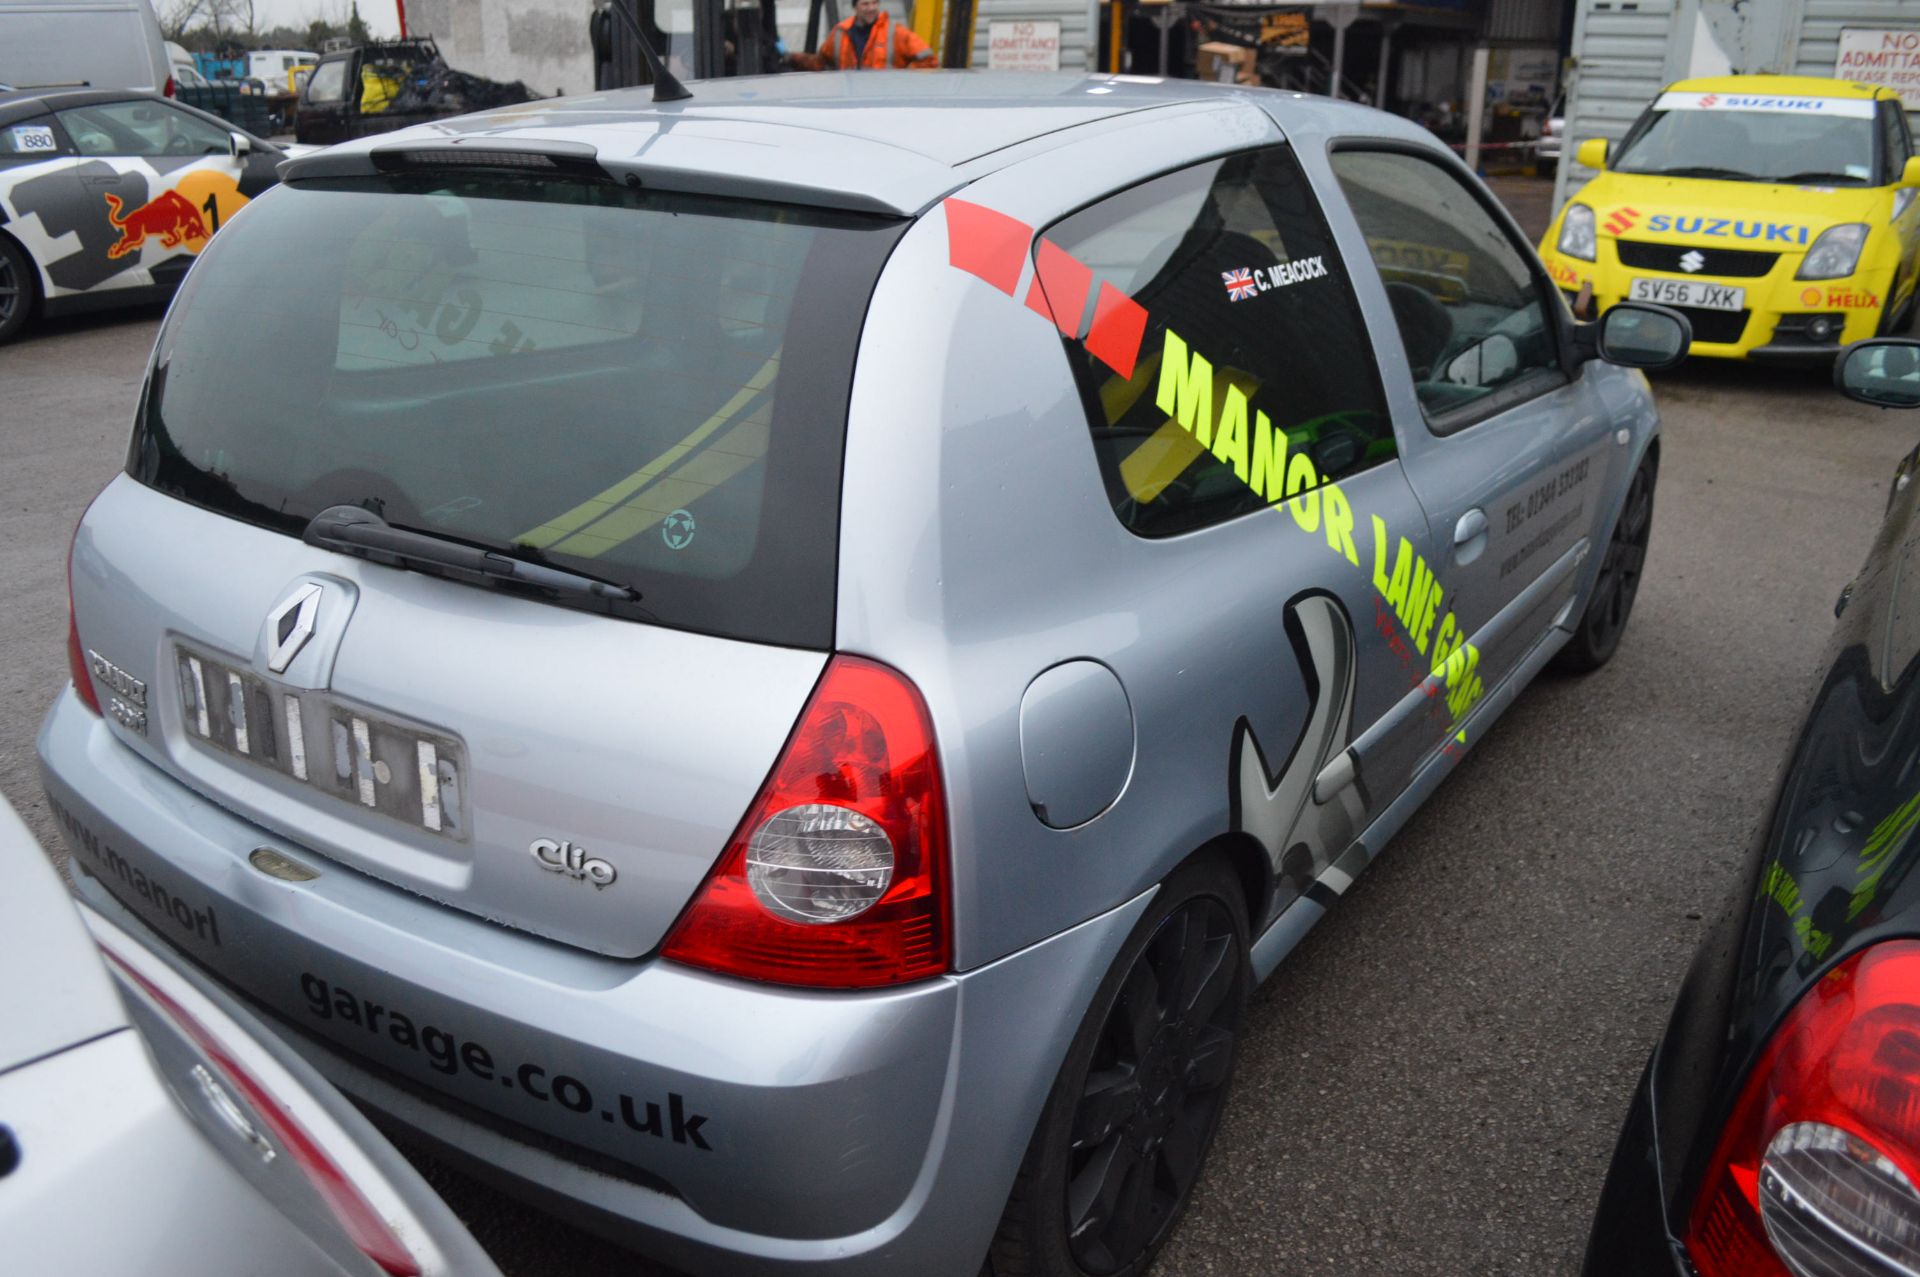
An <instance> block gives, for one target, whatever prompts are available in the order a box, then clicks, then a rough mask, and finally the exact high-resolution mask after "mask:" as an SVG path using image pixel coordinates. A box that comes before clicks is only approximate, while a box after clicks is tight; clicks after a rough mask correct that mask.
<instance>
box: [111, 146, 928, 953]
mask: <svg viewBox="0 0 1920 1277" xmlns="http://www.w3.org/2000/svg"><path fill="white" fill-rule="evenodd" d="M902 225H903V223H901V222H900V221H898V220H897V219H883V218H878V217H869V216H862V215H853V214H846V213H837V212H821V211H814V210H802V209H798V208H794V207H789V206H780V205H773V204H766V203H759V202H750V201H744V200H728V199H719V198H714V197H708V196H689V195H672V194H662V193H655V192H645V191H641V190H638V189H635V188H633V187H631V186H628V185H623V184H617V183H613V182H610V181H603V180H594V179H592V178H591V177H586V176H582V177H577V178H576V177H569V178H566V179H563V180H556V179H555V178H554V177H553V175H551V174H547V175H544V180H540V181H535V180H531V179H529V178H527V177H526V176H524V175H523V174H520V173H517V172H514V171H512V170H511V169H510V168H506V167H495V168H485V167H465V168H461V169H448V170H434V169H423V170H420V171H414V172H409V173H407V174H405V175H399V176H380V177H366V178H353V179H344V180H327V181H314V182H307V183H297V184H294V185H291V186H289V187H287V188H285V189H282V190H280V191H276V192H275V193H274V194H273V195H272V196H271V197H270V199H268V200H265V201H262V206H261V207H260V208H259V209H257V210H253V211H250V212H249V214H248V216H247V217H246V218H245V219H240V220H236V221H235V223H234V224H233V225H232V226H231V227H230V228H228V229H226V230H224V231H223V232H222V233H221V235H220V237H219V239H218V240H217V241H216V242H215V243H214V244H213V245H211V246H210V248H209V250H208V252H207V253H206V254H205V255H204V256H203V258H202V260H201V261H200V262H199V263H198V264H197V265H196V267H195V269H194V271H193V273H192V275H191V276H190V277H189V280H188V282H187V284H186V286H185V288H184V289H183V291H182V293H181V295H180V297H179V298H178V300H177V301H176V303H175V305H174V307H173V310H172V312H171V313H170V315H169V317H168V321H167V324H166V327H165V329H164V330H163V332H162V334H161V338H160V342H159V345H158V347H157V349H156V352H155V359H154V366H153V370H152V373H151V377H150V381H149V385H148V388H147V392H146V395H145V396H144V399H143V403H142V406H141V410H140V419H139V424H138V427H137V430H136V435H135V439H134V443H133V449H132V454H131V458H130V462H129V476H128V477H126V478H122V479H120V480H118V481H116V483H115V484H114V485H112V486H110V487H109V489H108V490H107V491H106V492H105V493H103V494H102V497H101V499H100V500H99V501H97V502H96V503H95V506H94V508H93V509H92V510H91V511H90V512H89V514H88V516H87V518H86V520H85V521H84V523H83V526H82V528H81V531H80V534H79V536H78V538H77V539H76V543H75V552H74V561H73V588H74V604H75V615H76V620H77V625H78V632H79V635H80V636H81V640H82V646H83V647H84V648H85V649H86V650H87V651H88V653H89V656H88V659H89V661H90V662H91V665H92V677H93V681H94V684H95V688H96V690H97V691H98V692H99V693H100V695H101V696H102V698H103V700H105V701H107V702H108V704H107V709H108V713H109V718H110V719H111V720H113V721H114V722H115V730H116V731H118V732H119V733H120V735H121V736H122V738H123V739H125V740H126V741H127V742H128V743H129V744H131V745H133V746H134V747H135V748H138V749H140V750H141V751H142V752H143V753H144V754H146V755H147V756H148V757H149V758H150V759H152V760H153V761H154V762H155V763H157V764H158V765H160V766H161V767H163V768H165V769H166V770H168V771H170V772H171V773H173V774H174V775H175V776H177V777H179V778H180V779H182V780H184V781H186V782H187V783H188V784H190V785H192V786H193V787H194V788H196V789H198V790H199V791H201V792H202V793H204V794H207V795H208V796H210V797H211V798H213V799H214V800H215V801H216V802H219V803H221V804H222V805H224V806H226V807H228V808H230V809H232V810H234V811H236V812H238V813H240V814H242V815H244V816H246V817H247V818H249V819H251V820H254V821H256V822H257V823H259V824H260V825H262V826H264V827H265V828H266V829H268V830H271V831H273V832H274V833H275V834H277V835H278V836H279V838H278V839H277V840H274V841H273V842H272V847H273V848H274V849H275V850H277V851H279V852H281V853H283V854H284V855H285V856H287V857H289V858H290V859H291V860H292V861H294V862H296V864H297V863H298V862H300V861H302V859H303V858H307V859H311V858H313V857H320V858H325V859H326V860H332V861H336V862H338V863H340V864H344V865H349V866H351V867H353V868H354V869H357V870H359V871H361V872H364V873H367V874H371V875H373V876H375V877H378V878H382V879H385V880H388V881H390V882H393V883H396V884H398V885H400V886H403V887H406V888H408V889H410V890H413V891H416V892H418V893H420V894H423V895H426V896H429V897H432V898H435V899H438V900H441V901H444V902H446V903H448V904H450V905H454V906H457V907H459V908H462V909H466V910H469V911H471V912H473V913H476V914H479V915H481V916H484V917H487V918H490V919H494V920H497V921H499V922H502V923H506V924H508V925H511V926H515V927H519V928H523V929H525V930H529V931H532V932H535V933H538V934H540V935H544V936H548V937H552V938H554V939H557V940H561V941H565V942H567V943H571V944H575V945H579V946H582V947H586V948H590V949H593V950H596V951H599V952H602V953H608V954H613V955H619V956H635V955H640V954H644V953H646V952H648V951H650V950H652V949H653V948H655V947H656V946H657V945H658V944H659V943H660V941H661V939H662V938H663V936H664V934H665V932H666V930H667V928H668V927H669V926H670V925H671V923H672V922H673V920H674V918H675V917H676V916H677V915H678V914H679V912H680V911H681V909H682V907H683V906H684V905H685V903H686V902H687V900H688V899H689V898H690V896H691V895H692V893H693V891H694V889H695V888H696V887H697V886H698V885H699V883H700V882H701V880H702V878H703V877H704V875H705V874H706V872H707V871H708V870H709V869H710V868H711V866H712V864H713V862H714V860H715V859H716V858H717V856H718V855H719V853H720V852H721V851H722V849H723V848H724V846H725V843H726V840H727V837H728V835H729V834H730V833H731V832H732V831H733V829H734V827H735V825H736V824H737V823H738V822H739V820H740V819H741V817H742V815H743V813H744V812H745V811H746V809H747V807H748V805H749V804H750V803H751V801H752V799H753V796H754V794H755V792H756V791H757V790H758V788H759V786H760V784H761V783H762V782H763V781H764V779H765V777H766V775H767V772H768V769H769V768H770V767H771V766H772V764H773V762H774V759H775V757H776V755H777V754H778V753H779V750H780V747H781V745H782V744H783V742H784V741H785V739H786V737H787V735H788V733H789V732H790V731H791V730H792V727H793V723H794V720H795V719H796V717H797V716H798V714H799V712H800V710H801V708H802V707H803V705H804V703H805V701H806V698H807V695H808V693H809V692H810V690H811V689H812V687H813V685H814V683H815V681H816V680H817V678H818V677H819V674H820V671H821V669H822V667H823V665H824V663H825V659H826V652H827V651H828V650H829V649H830V648H831V646H832V619H833V607H834V565H835V559H836V554H835V538H836V535H837V524H838V506H839V482H840V478H839V476H840V455H841V447H842V439H843V434H844V428H845V419H846V401H847V395H848V390H849V386H850V383H851V376H852V365H853V352H854V348H855V345H856V343H857V340H858V336H859V327H860V323H861V319H862V316H863V315H864V311H865V307H866V300H867V297H868V295H869V294H870V292H871V289H872V285H873V282H874V280H875V278H876V277H877V275H878V272H879V269H880V266H881V264H882V263H883V262H884V260H885V257H886V254H887V252H888V250H889V249H890V248H891V246H892V244H893V243H894V241H895V240H896V239H897V237H898V234H899V230H900V228H901V226H902ZM265 280H271V281H272V286H271V287H268V286H265V285H263V283H262V281H265ZM329 511H330V512H331V513H330V514H328V515H327V517H325V518H321V519H318V520H316V516H319V515H322V514H323V513H325V512H329ZM346 525H355V526H352V527H346ZM343 527H345V528H346V530H345V531H342V529H343ZM327 529H332V532H328V531H326V530H327ZM396 545H398V546H399V547H400V549H399V551H397V552H396V551H395V550H394V548H393V547H394V546H396ZM529 578H530V579H529ZM142 685H144V686H142ZM135 692H137V693H138V695H137V697H136V696H134V695H133V693H135ZM136 701H137V702H138V703H135V702H136ZM116 705H117V708H116ZM156 850H160V851H162V852H164V849H156ZM309 867H310V868H317V867H319V862H318V861H316V862H315V863H314V864H313V865H310V866H309ZM281 871H282V872H289V871H286V870H284V869H282V870H281ZM291 872H296V873H297V872H298V870H297V869H296V870H293V871H291Z"/></svg>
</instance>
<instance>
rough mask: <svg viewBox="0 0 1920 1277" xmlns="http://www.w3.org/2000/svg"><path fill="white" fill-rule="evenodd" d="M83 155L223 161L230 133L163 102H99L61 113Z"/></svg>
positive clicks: (228, 144)
mask: <svg viewBox="0 0 1920 1277" xmlns="http://www.w3.org/2000/svg"><path fill="white" fill-rule="evenodd" d="M59 114H60V123H61V124H62V125H64V126H65V128H66V130H67V133H68V134H69V135H70V136H71V137H72V138H73V144H74V147H75V149H77V150H78V151H79V152H80V154H82V155H130V156H159V155H225V154H226V153H227V152H228V150H229V148H230V147H231V145H232V144H231V142H230V141H229V140H228V138H227V134H226V132H225V131H224V130H223V129H221V128H219V127H218V126H216V125H213V124H209V123H207V122H206V121H205V120H203V119H201V118H200V117H199V116H197V115H189V114H187V112H185V111H181V110H178V109H176V108H174V107H171V106H168V105H167V104H166V103H164V102H152V101H146V100H140V101H133V102H101V103H97V104H95V105H93V106H76V107H70V108H68V109H67V110H64V111H61V112H60V113H59Z"/></svg>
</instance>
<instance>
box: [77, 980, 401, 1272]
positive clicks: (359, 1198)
mask: <svg viewBox="0 0 1920 1277" xmlns="http://www.w3.org/2000/svg"><path fill="white" fill-rule="evenodd" d="M100 952H101V953H102V954H104V955H105V956H106V958H107V960H108V961H109V962H111V963H112V964H113V965H114V966H115V967H117V968H119V970H120V971H121V973H122V974H124V975H125V976H126V977H127V978H128V979H129V980H131V981H133V982H134V983H135V984H137V985H139V986H140V990H141V992H142V993H144V994H146V995H147V998H148V1000H149V1001H151V1002H152V1003H153V1005H154V1006H155V1007H157V1008H159V1010H160V1011H161V1012H162V1013H163V1014H164V1015H165V1016H166V1017H167V1018H168V1019H169V1020H171V1021H172V1022H173V1023H174V1025H175V1026H176V1027H177V1028H178V1029H179V1030H180V1031H181V1032H182V1033H184V1034H186V1036H187V1037H188V1038H189V1039H191V1040H192V1042H193V1044H194V1045H195V1046H196V1047H198V1048H199V1049H200V1053H201V1054H202V1055H204V1056H205V1057H206V1058H207V1059H208V1060H211V1061H212V1062H213V1063H214V1064H215V1065H216V1066H217V1067H218V1068H219V1070H220V1072H221V1074H222V1075H224V1078H225V1080H226V1081H227V1082H230V1083H231V1084H232V1085H233V1086H234V1087H236V1088H238V1090H239V1092H240V1098H241V1099H242V1100H244V1101H245V1107H246V1112H247V1113H250V1114H252V1115H253V1116H255V1117H258V1118H259V1119H260V1125H263V1126H265V1127H266V1128H267V1129H268V1130H269V1131H271V1132H273V1135H274V1137H275V1138H276V1139H277V1140H278V1141H279V1143H280V1146H281V1147H282V1148H284V1149H285V1150H286V1151H287V1155H288V1156H289V1157H291V1158H292V1159H293V1163H294V1165H296V1166H298V1167H299V1168H300V1170H301V1173H302V1174H304V1175H305V1176H306V1177H307V1181H308V1182H309V1183H311V1184H312V1185H313V1187H314V1189H315V1190H316V1191H317V1192H318V1193H319V1194H320V1197H321V1200H323V1201H324V1202H326V1204H327V1209H328V1210H330V1211H332V1212H333V1217H334V1219H335V1220H336V1221H338V1223H339V1224H340V1227H341V1228H342V1229H344V1230H345V1231H346V1234H347V1236H348V1237H349V1238H351V1239H352V1241H353V1244H354V1246H356V1247H357V1248H358V1249H359V1250H360V1252H361V1253H362V1254H364V1255H365V1256H366V1257H367V1258H368V1259H371V1260H372V1261H373V1262H374V1263H375V1264H377V1265H379V1266H380V1269H381V1271H382V1272H386V1273H391V1274H392V1275H393V1277H420V1264H419V1262H418V1261H417V1260H415V1259H414V1257H413V1255H412V1254H411V1253H410V1252H409V1251H408V1250H407V1247H406V1244H405V1243H404V1242H402V1241H401V1240H400V1239H399V1237H397V1236H395V1235H394V1231H393V1229H392V1228H391V1227H389V1226H388V1224H387V1221H386V1220H385V1219H383V1218H381V1216H380V1212H379V1211H378V1210H376V1209H374V1206H373V1203H371V1202H369V1201H368V1200H367V1199H366V1197H365V1196H364V1195H363V1194H362V1193H361V1192H360V1190H359V1189H358V1188H356V1187H354V1184H353V1181H352V1180H350V1179H348V1178H347V1177H346V1174H345V1173H344V1172H342V1171H341V1169H340V1168H339V1167H338V1166H337V1165H335V1164H334V1161H333V1159H332V1158H330V1157H328V1156H327V1154H326V1150H325V1149H323V1148H321V1147H320V1145H319V1144H318V1143H316V1142H315V1141H314V1139H313V1137H312V1136H311V1135H309V1134H308V1133H307V1131H306V1129H305V1128H304V1127H302V1126H301V1125H300V1122H299V1119H297V1118H296V1117H294V1116H293V1114H291V1113H289V1112H288V1111H287V1109H286V1107H285V1106H284V1105H283V1104H281V1103H280V1101H279V1100H277V1099H275V1098H274V1096H273V1093H272V1092H271V1091H269V1090H267V1088H266V1087H265V1086H263V1085H262V1084H261V1083H260V1081H259V1079H257V1078H255V1077H254V1076H253V1075H252V1074H251V1073H249V1072H247V1071H246V1069H244V1068H242V1067H241V1066H240V1065H239V1064H237V1063H236V1062H235V1061H234V1059H233V1057H232V1055H231V1054H229V1053H228V1052H227V1050H226V1049H225V1048H223V1047H222V1046H221V1045H220V1041H219V1039H218V1038H216V1037H214V1035H213V1033H212V1031H211V1030H209V1029H208V1028H207V1027H206V1026H205V1025H204V1024H202V1023H201V1022H200V1021H199V1020H197V1019H195V1018H194V1016H193V1015H192V1014H191V1013H190V1012H188V1010H187V1009H186V1008H185V1007H183V1006H181V1005H180V1004H179V1003H178V1002H177V1001H175V1000H174V999H173V998H171V997H169V996H168V995H167V994H166V992H165V991H164V990H162V989H161V988H160V987H159V986H157V985H155V984H154V983H153V982H152V981H151V980H149V979H147V978H146V977H145V976H143V975H141V974H140V972H138V971H136V970H134V969H133V967H132V966H131V965H129V964H128V963H127V962H126V961H125V960H124V959H122V958H121V957H120V955H119V954H117V953H115V952H114V951H113V950H112V949H109V948H107V947H106V946H104V945H102V946H101V948H100ZM195 1081H196V1082H198V1083H199V1085H200V1086H201V1087H202V1089H203V1090H204V1089H206V1088H207V1087H208V1085H209V1083H212V1082H213V1081H214V1080H213V1078H212V1077H211V1075H210V1074H208V1073H207V1072H206V1071H205V1069H204V1068H199V1067H198V1066H196V1072H195ZM216 1089H218V1090H219V1091H220V1092H221V1093H222V1094H223V1095H224V1096H225V1099H224V1102H223V1103H221V1104H220V1107H221V1108H222V1109H223V1110H224V1109H231V1108H232V1107H235V1106H237V1103H238V1101H236V1100H235V1099H234V1098H233V1097H232V1094H231V1092H228V1091H226V1090H225V1088H218V1087H217V1084H216ZM222 1116H223V1117H225V1118H226V1120H227V1121H228V1122H229V1123H230V1124H232V1125H234V1126H235V1129H239V1130H244V1129H247V1127H249V1126H250V1125H251V1124H250V1123H247V1122H246V1120H245V1118H246V1114H245V1113H234V1112H231V1111H226V1112H223V1113H222ZM236 1118H237V1119H238V1120H237V1121H236ZM256 1138H257V1137H256Z"/></svg>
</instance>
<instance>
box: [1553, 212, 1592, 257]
mask: <svg viewBox="0 0 1920 1277" xmlns="http://www.w3.org/2000/svg"><path fill="white" fill-rule="evenodd" d="M1595 242H1596V241H1595V236H1594V229H1593V210H1592V209H1590V208H1588V207H1587V206H1586V205H1585V204H1569V205H1567V211H1566V215H1565V216H1563V217H1562V218H1561V219H1560V243H1559V244H1558V248H1559V249H1560V251H1561V252H1562V253H1565V254H1566V255H1567V256H1568V257H1578V258H1579V259H1580V260H1581V261H1583V262H1590V261H1592V260H1593V255H1594V247H1595Z"/></svg>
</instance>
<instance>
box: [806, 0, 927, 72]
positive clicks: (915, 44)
mask: <svg viewBox="0 0 1920 1277" xmlns="http://www.w3.org/2000/svg"><path fill="white" fill-rule="evenodd" d="M852 29H853V19H852V18H845V19H843V20H842V21H841V22H840V25H838V26H836V27H835V28H834V29H833V30H831V31H829V32H827V38H826V39H824V40H822V41H821V42H820V56H821V57H822V58H825V59H826V62H827V65H828V66H830V67H833V66H837V67H839V68H840V69H841V70H842V71H853V70H862V71H884V70H886V69H887V67H888V66H889V65H891V66H892V67H893V69H894V70H896V71H904V70H905V69H906V68H908V67H910V66H912V65H913V64H914V62H915V60H916V59H918V58H919V57H920V56H921V55H922V54H925V53H929V52H931V50H930V49H929V47H928V45H927V42H926V41H925V40H922V39H921V38H920V37H919V36H917V35H915V34H914V33H913V29H912V28H910V27H904V26H903V27H896V26H894V25H893V22H892V21H891V20H890V19H889V18H888V17H887V15H886V13H885V12H884V11H883V12H882V13H881V14H880V16H879V17H877V18H875V19H874V20H873V30H871V31H869V32H868V33H867V47H866V49H865V51H864V52H862V53H860V54H858V55H856V54H855V53H854V48H853V38H852V37H851V36H850V35H849V34H848V32H849V31H851V30H852ZM889 48H891V50H892V57H891V58H889V57H888V56H887V55H888V50H889Z"/></svg>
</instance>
